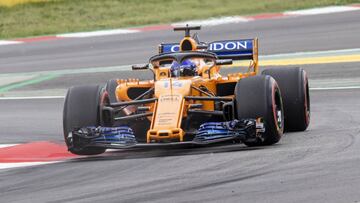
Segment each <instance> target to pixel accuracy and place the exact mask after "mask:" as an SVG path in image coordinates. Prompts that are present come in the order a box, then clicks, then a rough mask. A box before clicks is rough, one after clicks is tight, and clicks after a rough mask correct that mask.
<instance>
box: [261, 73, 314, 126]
mask: <svg viewBox="0 0 360 203" xmlns="http://www.w3.org/2000/svg"><path fill="white" fill-rule="evenodd" d="M262 75H270V76H271V77H273V78H274V79H275V80H276V82H277V83H278V85H279V87H280V90H281V93H282V98H283V103H284V118H285V131H304V130H306V128H307V127H308V126H309V123H310V95H309V83H308V78H307V75H306V72H305V71H304V70H303V69H301V68H298V67H297V68H272V69H266V70H264V71H263V72H262Z"/></svg>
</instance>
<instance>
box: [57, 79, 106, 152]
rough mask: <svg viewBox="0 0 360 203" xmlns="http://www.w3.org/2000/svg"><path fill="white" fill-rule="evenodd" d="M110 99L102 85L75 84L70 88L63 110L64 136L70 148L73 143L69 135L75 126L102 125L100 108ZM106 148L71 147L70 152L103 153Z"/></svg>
mask: <svg viewBox="0 0 360 203" xmlns="http://www.w3.org/2000/svg"><path fill="white" fill-rule="evenodd" d="M108 100H109V99H108V95H107V92H106V91H104V89H103V88H101V87H100V86H95V85H93V86H75V87H71V88H70V89H69V90H68V92H67V94H66V98H65V104H64V111H63V130H64V138H65V142H66V145H67V146H68V148H69V146H70V145H71V144H70V143H69V142H68V135H69V132H71V131H73V130H74V128H81V127H87V126H95V127H97V126H100V125H101V115H100V109H101V106H102V105H103V104H104V103H105V102H109V101H108ZM105 150H106V149H103V148H96V147H87V148H81V149H77V148H69V151H70V152H72V153H73V154H78V155H95V154H101V153H104V152H105Z"/></svg>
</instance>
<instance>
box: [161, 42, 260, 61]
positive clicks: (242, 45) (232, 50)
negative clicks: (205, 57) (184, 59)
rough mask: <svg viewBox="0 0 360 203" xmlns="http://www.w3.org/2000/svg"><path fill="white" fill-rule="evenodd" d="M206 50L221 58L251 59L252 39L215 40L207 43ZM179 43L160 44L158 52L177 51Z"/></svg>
mask: <svg viewBox="0 0 360 203" xmlns="http://www.w3.org/2000/svg"><path fill="white" fill-rule="evenodd" d="M207 47H208V48H207V51H208V52H212V53H215V54H216V55H217V56H218V57H219V58H223V59H226V58H227V59H233V60H242V59H252V58H253V54H254V40H253V39H241V40H223V41H215V42H211V43H209V44H207ZM179 51H180V47H179V43H166V44H161V45H160V53H174V52H179Z"/></svg>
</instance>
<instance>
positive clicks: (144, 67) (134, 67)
mask: <svg viewBox="0 0 360 203" xmlns="http://www.w3.org/2000/svg"><path fill="white" fill-rule="evenodd" d="M131 69H132V70H147V69H149V64H148V63H146V64H135V65H132V66H131Z"/></svg>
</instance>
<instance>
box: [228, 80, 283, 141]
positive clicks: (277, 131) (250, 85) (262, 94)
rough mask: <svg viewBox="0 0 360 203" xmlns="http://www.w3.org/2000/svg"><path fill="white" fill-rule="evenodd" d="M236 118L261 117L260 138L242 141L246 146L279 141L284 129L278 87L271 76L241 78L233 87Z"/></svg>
mask: <svg viewBox="0 0 360 203" xmlns="http://www.w3.org/2000/svg"><path fill="white" fill-rule="evenodd" d="M234 94H235V108H236V116H237V119H249V118H250V119H257V118H262V120H263V122H264V125H265V132H264V133H263V134H262V138H261V139H257V140H256V141H244V144H245V145H247V146H263V145H272V144H275V143H277V142H279V140H280V138H281V136H282V135H283V131H284V114H283V105H282V98H281V93H280V89H279V87H278V84H277V83H276V81H275V80H274V78H272V77H271V76H265V75H258V76H253V77H248V78H243V79H240V80H239V81H238V83H237V84H236V87H235V92H234Z"/></svg>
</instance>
